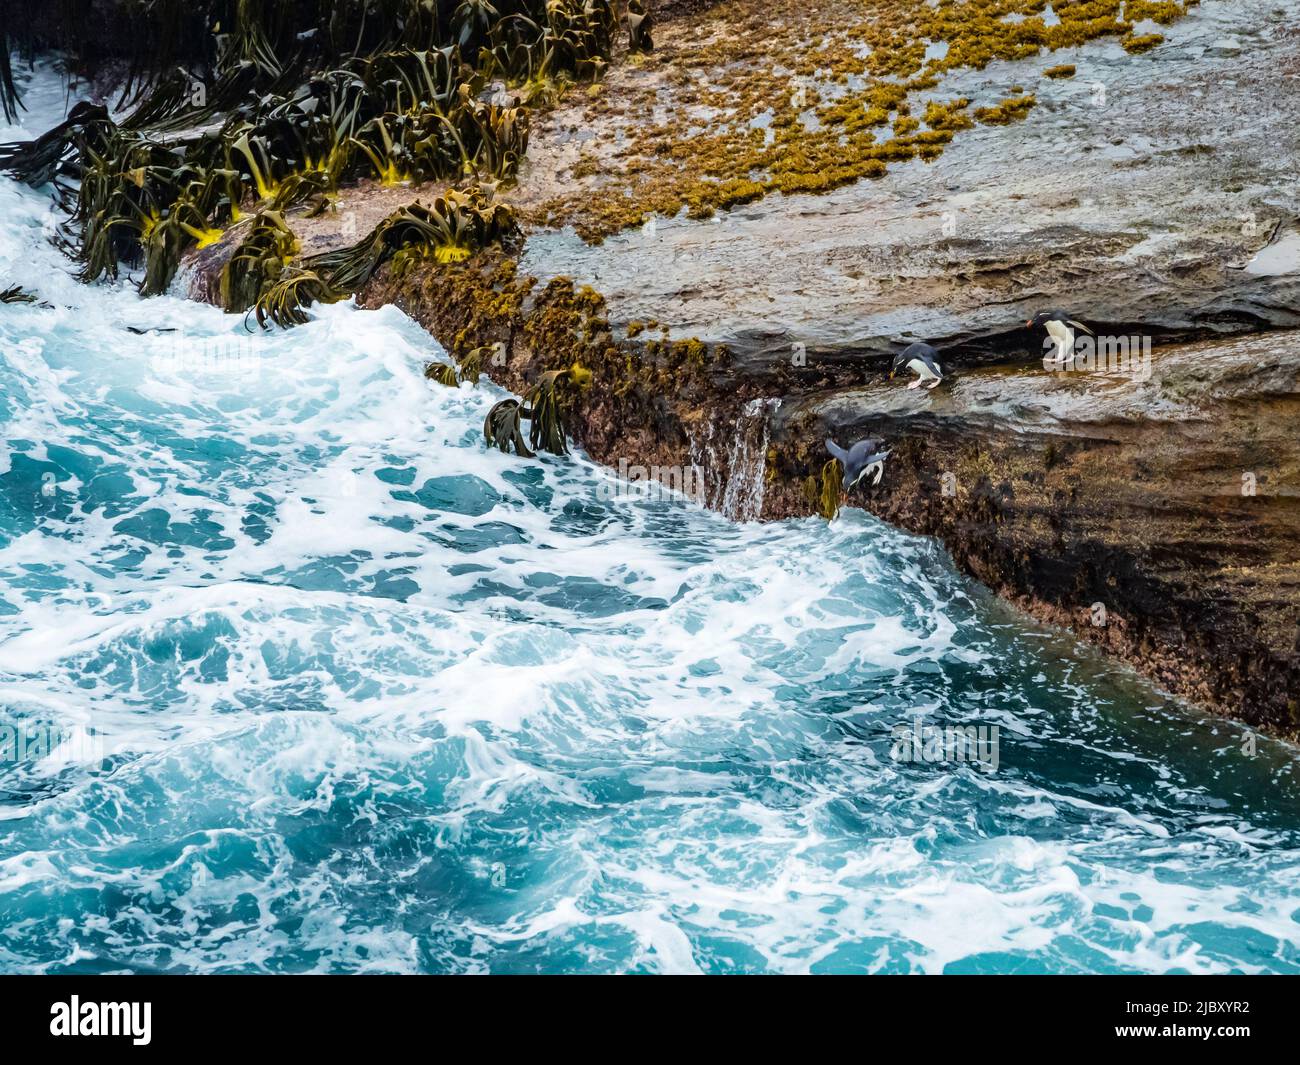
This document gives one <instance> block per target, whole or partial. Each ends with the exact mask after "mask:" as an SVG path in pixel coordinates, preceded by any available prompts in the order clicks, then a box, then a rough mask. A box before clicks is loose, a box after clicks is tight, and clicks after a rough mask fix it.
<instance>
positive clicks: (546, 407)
mask: <svg viewBox="0 0 1300 1065" xmlns="http://www.w3.org/2000/svg"><path fill="white" fill-rule="evenodd" d="M476 350H477V351H478V353H479V358H481V357H482V353H483V350H484V349H476ZM436 373H438V375H439V376H442V375H443V371H442V370H438V371H436ZM426 376H432V375H430V374H429V371H428V370H426ZM590 380H591V373H590V371H588V370H586V369H584V368H583V367H581V366H579V365H578V364H577V363H574V364H573V365H572V366H570V367H569V368H568V369H567V370H549V371H547V372H546V373H544V374H542V376H541V377H540V378H538V379H537V382H536V383H535V384H534V385H533V386H532V387H531V388H529V389H528V391H527V392H526V393H525V394H524V401H523V403H520V402H519V401H518V400H514V399H504V400H502V401H501V402H500V403H498V404H496V405H495V406H494V407H493V408H492V409H491V410H490V411H488V414H487V417H486V418H485V419H484V420H483V439H484V441H485V442H486V443H487V446H488V447H495V448H498V449H499V450H501V451H509V450H511V448H513V449H514V451H515V454H517V455H522V456H523V457H524V458H533V457H534V451H548V452H550V453H551V454H552V455H567V454H568V453H569V443H568V439H567V425H568V410H569V406H570V404H571V403H572V400H573V396H574V393H575V392H576V391H577V390H578V389H581V388H583V387H584V386H585V385H586V384H587V383H588V382H589V381H590ZM524 419H527V420H528V423H529V424H528V444H527V445H525V443H524V435H523V420H524Z"/></svg>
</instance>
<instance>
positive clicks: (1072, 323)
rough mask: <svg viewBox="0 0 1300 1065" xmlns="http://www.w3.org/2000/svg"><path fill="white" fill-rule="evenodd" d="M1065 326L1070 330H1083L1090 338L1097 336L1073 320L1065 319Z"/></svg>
mask: <svg viewBox="0 0 1300 1065" xmlns="http://www.w3.org/2000/svg"><path fill="white" fill-rule="evenodd" d="M1065 324H1066V325H1068V326H1070V328H1072V329H1082V330H1083V331H1084V332H1085V333H1087V334H1088V335H1089V336H1090V337H1095V336H1096V335H1097V334H1096V333H1094V332H1093V331H1092V330H1091V329H1089V328H1088V327H1087V326H1086V325H1084V324H1083V323H1082V322H1076V321H1075V320H1074V319H1073V318H1067V319H1066V320H1065Z"/></svg>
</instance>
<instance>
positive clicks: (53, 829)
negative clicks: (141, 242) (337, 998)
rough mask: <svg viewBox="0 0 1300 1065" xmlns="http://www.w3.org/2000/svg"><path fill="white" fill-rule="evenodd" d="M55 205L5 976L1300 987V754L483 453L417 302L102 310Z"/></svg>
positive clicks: (799, 555)
mask: <svg viewBox="0 0 1300 1065" xmlns="http://www.w3.org/2000/svg"><path fill="white" fill-rule="evenodd" d="M31 99H34V100H35V102H36V103H37V104H39V103H40V100H41V97H40V96H39V94H34V95H33V96H32V97H31ZM45 102H46V104H47V106H46V108H45V111H44V112H43V113H42V111H41V108H40V107H39V106H36V107H34V117H33V118H32V119H30V120H29V121H30V122H31V124H32V127H33V128H34V129H36V130H39V129H41V128H44V125H48V124H50V122H51V121H52V118H51V113H50V112H51V108H52V107H53V106H54V105H55V103H56V102H60V101H56V100H55V99H54V97H53V96H52V95H51V96H49V98H48V99H46V101H45ZM18 132H19V131H13V130H11V131H0V133H3V134H4V135H5V136H13V135H17V134H18ZM47 212H48V197H45V196H42V195H38V194H36V193H33V192H31V191H30V190H25V189H19V188H17V187H16V186H15V185H14V184H13V183H12V182H10V181H8V180H5V179H0V287H3V286H4V285H5V284H9V283H14V282H22V283H24V284H26V285H28V286H29V287H32V288H36V289H38V290H39V291H40V292H41V294H42V295H43V296H44V297H45V298H46V299H47V300H48V301H49V302H50V303H51V304H52V305H53V306H51V307H48V308H46V307H39V306H6V307H0V358H2V359H3V364H2V365H0V423H2V425H3V431H2V432H0V441H2V447H3V450H0V728H3V726H5V725H6V724H8V725H10V726H12V727H14V728H15V729H19V728H21V729H23V730H25V731H31V730H38V731H39V729H40V728H42V727H48V728H51V729H55V730H57V732H58V733H59V735H61V736H63V737H64V738H65V742H64V743H63V744H61V745H59V746H57V747H56V748H55V749H54V750H45V749H38V750H37V751H36V752H35V753H32V752H31V751H29V752H27V753H28V756H27V757H25V758H17V757H12V756H11V757H10V758H9V759H8V760H6V761H0V970H4V971H24V972H26V971H41V972H67V971H77V972H100V971H124V970H133V971H154V970H164V971H192V972H193V971H205V972H206V971H219V972H228V971H237V972H250V971H274V972H283V971H328V972H352V971H392V972H414V971H422V972H461V971H494V972H531V971H539V970H540V971H563V972H574V971H601V972H605V971H613V972H626V971H633V972H642V971H649V972H661V971H669V972H682V971H707V972H735V971H744V972H754V971H795V972H798V971H809V970H811V971H848V972H1043V971H1069V972H1076V971H1085V972H1086V971H1107V972H1118V971H1126V972H1166V971H1185V972H1208V971H1240V972H1297V971H1300V898H1298V897H1297V891H1296V884H1297V881H1298V880H1300V876H1298V874H1300V788H1298V787H1297V781H1296V753H1295V751H1294V750H1293V749H1291V748H1288V747H1286V746H1284V745H1281V744H1276V743H1271V742H1268V741H1264V740H1260V741H1258V746H1257V749H1256V750H1255V753H1254V754H1253V755H1251V754H1249V753H1247V752H1246V751H1245V750H1243V747H1247V746H1248V743H1247V741H1246V740H1245V738H1244V729H1243V728H1242V727H1241V726H1238V725H1235V724H1232V723H1230V722H1224V721H1214V720H1211V719H1208V718H1205V717H1202V716H1199V715H1197V714H1196V713H1194V712H1192V711H1190V710H1187V709H1184V708H1181V707H1179V706H1178V705H1177V704H1175V703H1174V702H1173V701H1172V700H1169V699H1168V698H1166V697H1164V696H1162V695H1160V694H1159V693H1158V692H1155V691H1154V690H1153V689H1151V688H1150V687H1148V686H1147V685H1145V684H1144V683H1143V682H1141V681H1139V680H1137V679H1136V678H1134V677H1133V676H1132V675H1130V674H1128V673H1127V672H1125V671H1124V670H1122V669H1119V668H1117V667H1114V666H1110V665H1108V664H1107V663H1105V662H1103V661H1102V660H1100V659H1098V658H1097V657H1095V656H1094V655H1092V654H1090V653H1089V652H1087V651H1085V650H1083V649H1081V648H1079V647H1078V646H1076V645H1075V644H1074V643H1073V642H1072V641H1071V640H1069V639H1066V638H1065V637H1063V636H1061V635H1059V634H1053V633H1050V632H1047V631H1045V630H1042V629H1040V628H1037V627H1035V626H1033V625H1032V624H1030V623H1028V622H1025V621H1024V620H1022V619H1019V618H1017V616H1015V615H1014V614H1012V613H1011V612H1010V611H1009V610H1007V609H1006V608H1004V607H1002V606H1001V605H999V604H998V603H997V602H995V601H992V600H991V599H990V598H989V597H988V596H987V594H986V593H984V592H983V591H982V590H981V589H980V588H979V587H978V586H976V585H974V584H973V583H972V582H970V581H968V580H966V579H965V578H963V577H961V576H960V575H959V574H957V573H956V572H955V571H954V570H953V567H952V566H951V564H950V563H949V561H948V560H947V559H946V557H945V555H944V554H943V552H942V551H941V550H940V549H938V548H937V547H936V546H935V545H934V544H932V543H930V542H928V541H925V540H921V539H917V538H914V537H910V536H906V535H904V534H902V533H899V532H896V531H894V530H891V529H889V528H888V527H886V526H884V525H882V524H880V523H878V522H876V521H874V520H873V519H870V518H868V517H866V516H865V515H863V514H861V513H859V512H853V511H850V512H846V513H845V514H844V515H843V516H842V517H841V518H840V519H839V520H838V521H837V522H835V523H834V524H832V525H829V526H828V525H827V524H826V523H824V522H821V521H818V520H805V521H791V522H783V523H778V524H772V525H766V526H759V525H734V524H731V523H728V522H727V521H724V520H722V519H721V518H719V517H716V516H714V515H712V514H710V513H707V512H705V511H703V510H700V509H699V508H696V507H694V506H691V505H688V504H686V503H685V502H682V501H678V500H672V499H643V498H615V499H610V498H609V495H610V493H609V492H608V490H607V489H608V488H609V485H610V481H609V479H608V475H607V474H605V473H604V472H602V471H601V470H600V469H599V468H597V467H595V466H594V465H592V464H591V463H589V462H587V461H586V460H585V459H584V458H583V457H581V456H574V457H571V458H565V459H557V458H550V457H547V458H542V459H539V460H536V461H531V462H529V461H523V460H520V459H518V458H514V457H507V456H503V455H500V454H498V453H496V452H488V451H486V450H485V449H484V448H483V447H482V445H481V437H480V427H481V423H482V419H483V415H484V413H485V412H486V410H487V408H488V407H489V406H490V405H491V404H492V403H493V402H494V401H495V400H496V399H498V398H500V396H501V393H500V392H499V391H498V390H496V389H494V388H492V387H491V386H489V385H487V384H486V383H485V384H483V385H480V386H479V387H477V388H470V387H468V386H466V387H462V388H461V389H459V390H449V389H445V388H442V387H440V386H438V385H435V384H431V383H429V382H426V381H425V380H424V378H423V376H422V369H423V366H424V363H425V362H426V361H427V360H428V359H429V358H431V357H433V355H434V352H433V349H432V345H431V342H430V341H429V339H428V337H427V336H426V335H425V334H424V333H423V332H422V331H421V330H420V329H419V328H418V327H417V326H415V325H414V324H413V323H412V322H411V321H409V320H408V319H407V318H405V317H404V316H403V315H402V314H401V313H400V312H398V311H397V310H395V309H393V308H387V309H384V310H381V311H374V312H368V311H358V310H356V309H355V308H353V307H351V306H335V307H330V308H324V309H320V310H319V313H318V317H317V320H316V321H314V322H312V323H311V324H309V325H307V326H304V327H301V328H299V329H295V330H293V331H290V332H287V333H270V334H261V335H258V336H255V337H253V336H250V335H249V334H248V333H246V332H245V331H244V329H243V324H242V319H241V318H240V317H238V316H228V315H224V314H222V313H220V312H219V311H216V310H215V309H213V308H209V307H202V306H197V305H194V304H190V303H187V302H185V301H183V300H180V299H173V298H159V299H153V300H149V301H141V300H139V299H138V298H137V297H136V295H135V294H134V291H133V290H132V289H131V287H130V286H129V284H126V283H122V284H120V285H117V286H100V287H95V288H85V287H82V286H79V285H77V284H76V283H75V282H74V281H73V280H72V279H71V278H70V277H69V276H68V266H67V264H66V263H65V262H63V261H62V260H61V259H60V257H59V256H58V254H57V253H56V252H55V251H54V250H53V249H52V248H50V247H49V246H48V244H47V243H46V242H45V241H44V239H43V236H42V225H43V223H44V222H45V220H46V218H47ZM129 327H134V328H136V329H140V330H150V329H170V330H174V332H145V333H144V334H143V335H141V334H137V333H134V332H132V331H131V329H130V328H129ZM633 460H634V457H633ZM917 715H920V716H922V717H923V720H924V722H925V723H928V724H938V725H957V724H970V725H975V726H984V727H986V728H991V727H993V726H996V727H997V728H998V737H999V739H998V760H997V766H996V770H992V769H991V767H990V766H984V765H980V764H975V763H970V762H965V763H962V762H937V763H936V762H919V763H918V762H903V761H899V760H897V759H895V758H893V757H891V752H892V747H893V744H892V737H891V730H892V729H893V728H894V727H895V726H897V725H899V724H900V723H902V724H910V722H912V720H913V719H914V717H915V716H917ZM0 735H2V733H0Z"/></svg>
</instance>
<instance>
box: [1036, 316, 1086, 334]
mask: <svg viewBox="0 0 1300 1065" xmlns="http://www.w3.org/2000/svg"><path fill="white" fill-rule="evenodd" d="M1048 322H1060V323H1061V324H1062V325H1067V326H1069V327H1070V328H1071V329H1078V330H1079V331H1080V332H1082V333H1087V334H1089V335H1090V336H1095V335H1096V334H1095V333H1093V331H1092V330H1091V329H1089V328H1088V327H1087V326H1086V325H1084V324H1083V323H1082V322H1080V321H1078V320H1076V319H1074V318H1071V317H1070V316H1069V315H1068V314H1067V313H1066V312H1065V311H1039V312H1038V313H1037V314H1036V315H1034V316H1033V317H1032V318H1030V319H1029V320H1028V321H1027V322H1025V326H1026V327H1027V328H1029V329H1041V328H1042V327H1043V326H1045V325H1047V323H1048Z"/></svg>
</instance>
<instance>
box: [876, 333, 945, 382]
mask: <svg viewBox="0 0 1300 1065" xmlns="http://www.w3.org/2000/svg"><path fill="white" fill-rule="evenodd" d="M899 370H911V371H912V373H914V374H916V380H915V381H913V382H912V383H911V384H910V385H908V386H907V387H908V388H919V387H920V386H921V385H925V387H926V388H937V387H938V385H939V383H940V382H941V381H942V380H943V370H941V369H940V368H939V353H938V352H937V351H935V350H934V348H932V347H930V345H929V344H921V343H919V342H918V343H916V344H909V345H908V346H907V347H906V348H905V349H904V350H903V352H902V354H900V355H898V356H896V357H895V359H894V365H893V367H892V368H891V369H890V371H889V379H890V380H891V381H892V380H893V379H894V375H895V374H897V373H898V371H899Z"/></svg>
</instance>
